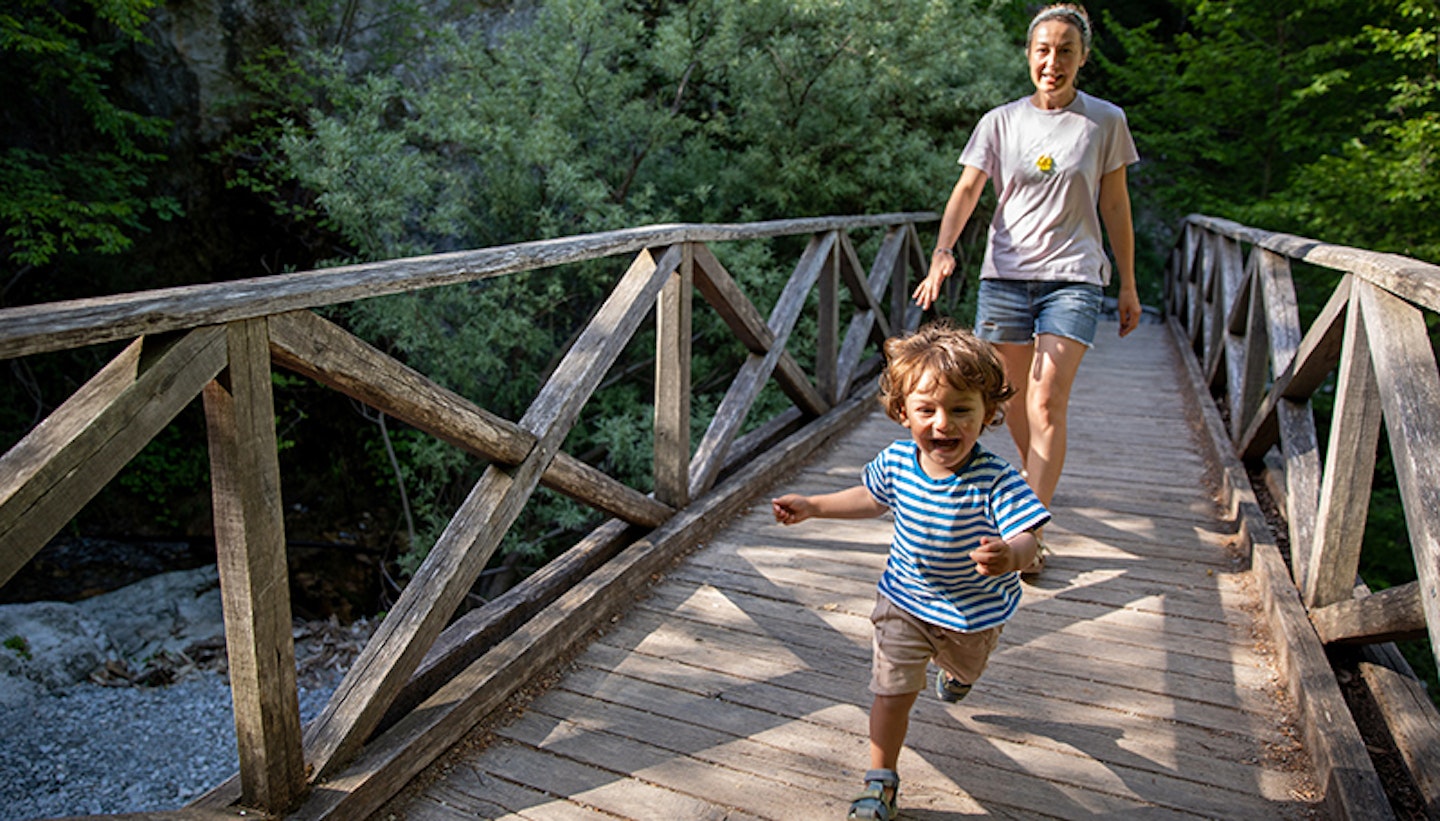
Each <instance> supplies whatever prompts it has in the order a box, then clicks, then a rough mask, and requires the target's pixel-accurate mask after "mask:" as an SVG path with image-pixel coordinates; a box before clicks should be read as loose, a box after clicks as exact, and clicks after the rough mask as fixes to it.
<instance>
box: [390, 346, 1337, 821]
mask: <svg viewBox="0 0 1440 821" xmlns="http://www.w3.org/2000/svg"><path fill="white" fill-rule="evenodd" d="M1184 374H1185V371H1184V366H1183V363H1182V362H1181V360H1180V358H1179V352H1178V351H1177V349H1176V347H1175V343H1174V341H1173V338H1172V336H1171V334H1170V333H1169V332H1168V331H1167V329H1166V328H1164V327H1163V326H1158V325H1147V326H1142V327H1141V328H1140V329H1139V330H1138V331H1137V332H1136V333H1135V334H1133V335H1132V336H1130V337H1128V338H1126V339H1124V340H1120V339H1117V337H1116V334H1115V327H1114V326H1113V325H1110V326H1102V328H1101V333H1100V339H1099V341H1098V343H1097V345H1096V347H1095V349H1094V350H1093V351H1092V352H1091V353H1090V354H1089V356H1088V357H1087V360H1086V362H1085V364H1084V365H1083V366H1082V368H1081V372H1080V379H1079V382H1078V384H1077V386H1076V389H1075V393H1074V397H1073V401H1072V405H1071V409H1072V410H1071V448H1070V453H1069V457H1068V461H1067V465H1066V472H1065V478H1064V480H1063V481H1062V483H1061V486H1060V489H1059V493H1058V495H1057V498H1056V500H1055V505H1054V507H1055V515H1056V518H1055V523H1054V524H1053V525H1052V526H1051V527H1050V528H1049V529H1048V531H1047V538H1048V540H1049V541H1050V542H1051V543H1052V545H1053V547H1054V548H1055V549H1056V554H1057V555H1055V556H1054V558H1053V559H1052V561H1051V563H1050V566H1049V567H1048V569H1047V570H1046V571H1045V573H1044V575H1043V576H1042V577H1041V578H1040V579H1039V580H1038V582H1037V583H1036V584H1032V585H1027V587H1026V597H1025V601H1024V604H1023V605H1022V608H1021V610H1020V612H1019V614H1018V615H1017V616H1016V618H1015V619H1014V620H1013V621H1012V622H1011V623H1010V625H1009V626H1007V629H1006V631H1005V633H1004V636H1003V638H1002V639H1001V646H1000V648H999V649H998V650H997V651H996V653H995V655H994V656H993V658H992V662H991V665H990V668H989V670H988V671H987V672H986V674H985V676H984V677H983V678H982V679H981V680H980V682H979V684H978V685H977V686H976V688H975V690H974V692H973V693H972V694H971V696H970V697H969V698H968V699H967V700H965V701H964V702H962V703H960V704H958V705H946V704H944V703H941V702H940V701H939V700H937V699H936V698H934V697H933V696H932V695H929V694H924V695H922V697H921V698H920V699H919V701H918V702H917V705H916V707H915V710H914V713H913V715H912V723H911V728H910V732H909V736H908V739H907V748H906V750H905V753H904V754H903V756H902V758H901V763H900V772H901V776H902V779H903V782H902V787H901V815H902V818H905V819H911V820H912V821H915V820H917V819H932V820H938V819H953V818H960V817H965V816H972V815H991V816H996V817H1013V818H1039V817H1053V818H1087V817H1105V818H1141V817H1143V818H1146V819H1168V818H1174V819H1185V818H1196V817H1201V818H1302V817H1311V813H1312V812H1313V810H1314V803H1313V802H1314V801H1315V800H1316V799H1315V794H1316V788H1315V785H1314V783H1313V782H1312V780H1311V776H1310V772H1311V769H1310V761H1309V757H1308V756H1307V754H1306V752H1305V751H1304V749H1303V748H1302V745H1301V743H1300V741H1299V740H1298V731H1297V730H1296V729H1295V727H1296V721H1297V718H1296V716H1295V710H1294V707H1293V706H1292V705H1291V704H1290V703H1289V701H1288V699H1287V698H1286V696H1285V690H1284V687H1283V685H1282V683H1281V681H1280V678H1279V674H1278V672H1277V669H1276V661H1275V656H1274V653H1273V652H1272V650H1271V638H1270V636H1269V635H1268V633H1267V629H1268V628H1267V627H1266V626H1265V623H1264V621H1263V620H1262V617H1261V615H1260V612H1259V611H1260V604H1259V602H1258V593H1257V592H1256V590H1255V589H1254V588H1255V586H1256V585H1255V582H1254V581H1253V580H1252V578H1251V577H1250V575H1249V573H1248V572H1246V570H1245V568H1244V567H1243V564H1244V563H1243V561H1242V559H1241V558H1240V557H1239V554H1238V552H1237V551H1236V549H1235V547H1234V541H1235V539H1234V537H1233V536H1232V535H1230V534H1229V532H1228V531H1229V529H1230V528H1229V527H1228V526H1227V525H1226V523H1225V522H1224V521H1223V520H1222V518H1221V516H1220V512H1219V510H1218V507H1217V504H1216V502H1215V492H1216V481H1217V480H1216V477H1215V471H1214V469H1213V468H1212V467H1211V465H1210V463H1209V462H1208V461H1207V459H1206V457H1205V456H1203V455H1202V454H1203V453H1204V452H1205V451H1204V449H1203V448H1202V446H1201V442H1202V439H1201V436H1200V432H1199V426H1200V425H1201V417H1200V415H1199V413H1198V411H1197V409H1196V408H1195V406H1194V401H1195V400H1194V399H1193V397H1192V394H1191V391H1190V389H1189V387H1188V385H1186V383H1185V382H1184ZM902 435H904V430H903V429H902V428H900V427H899V426H897V425H896V424H895V423H893V422H891V421H889V420H888V419H887V418H886V417H885V416H884V414H883V413H881V412H880V411H878V409H877V410H876V411H875V412H874V413H872V414H871V415H870V416H868V417H867V418H866V419H865V420H864V421H863V422H862V423H861V424H860V425H858V426H856V427H855V428H853V429H852V430H850V431H848V432H847V433H845V434H843V435H842V436H840V437H838V438H837V439H836V440H835V441H834V442H832V444H831V446H829V447H828V448H827V449H825V450H824V451H823V452H822V453H821V455H820V456H818V457H817V458H816V459H815V460H813V461H812V462H811V463H810V464H806V465H804V466H797V470H796V471H795V473H794V474H793V475H792V476H790V477H788V478H787V479H784V480H782V482H781V483H780V485H781V486H782V487H783V488H784V489H794V490H797V491H801V492H819V491H824V490H827V489H835V488H840V487H843V486H846V485H848V484H850V483H853V482H855V481H857V480H858V476H859V473H860V470H861V467H862V466H863V465H864V464H865V462H866V461H868V460H869V459H870V458H871V457H872V456H873V455H874V454H875V453H876V452H877V451H878V450H879V449H880V448H881V447H883V446H884V445H885V444H886V443H888V442H889V441H891V440H893V439H894V438H896V437H898V436H902ZM986 442H987V444H988V445H989V446H990V447H991V448H992V449H995V450H996V451H997V452H999V453H1001V454H1004V455H1007V456H1011V457H1013V452H1014V451H1013V446H1012V445H1011V444H1010V441H1009V437H1008V435H1007V434H1006V433H1005V432H1004V431H1003V430H997V431H994V432H991V433H988V434H987V435H986ZM775 490H777V489H776V488H756V492H755V499H754V503H753V504H752V505H751V506H750V507H749V509H748V511H747V512H746V513H744V514H743V515H741V516H738V517H736V518H735V519H734V520H733V521H730V522H729V523H727V524H726V525H725V526H724V527H723V529H721V530H720V531H718V532H717V533H716V534H715V535H714V536H713V538H711V539H710V540H709V541H708V542H707V543H706V544H705V545H704V546H703V547H701V548H700V549H698V550H696V551H695V552H694V553H692V554H691V555H690V556H689V557H688V558H686V559H685V560H684V561H683V562H682V563H680V564H678V565H677V566H675V567H674V568H673V570H672V571H671V572H669V573H668V574H667V575H665V577H664V578H663V579H661V580H660V581H659V582H658V583H657V584H656V585H655V586H654V588H653V589H652V591H651V592H650V594H649V595H648V596H647V597H645V598H643V599H642V600H639V601H637V602H636V603H635V605H634V607H633V608H632V609H631V610H629V611H628V613H627V614H625V615H624V616H622V617H619V618H618V619H617V620H615V621H614V622H613V623H612V624H611V625H610V626H609V627H608V629H606V630H604V631H602V632H600V633H598V634H597V635H596V636H595V637H594V638H593V641H591V642H590V643H588V645H587V646H586V648H585V649H584V650H583V651H581V652H580V653H579V654H578V655H576V656H575V657H574V658H573V660H572V661H570V662H569V663H568V664H567V665H566V666H564V667H563V668H562V669H559V670H557V671H555V673H554V675H553V676H552V677H550V678H549V679H548V680H546V681H543V682H536V683H535V686H534V687H532V688H531V692H530V696H531V697H529V698H528V699H527V700H525V701H523V702H516V703H514V705H513V706H512V708H511V709H510V710H508V711H506V713H505V716H504V717H503V718H502V719H499V720H496V721H492V722H490V723H488V724H486V725H483V726H482V727H481V728H480V729H478V730H477V731H476V732H475V733H474V734H472V735H471V737H469V738H468V739H467V740H466V741H465V742H464V743H462V744H460V745H458V746H457V747H456V748H455V749H454V750H452V751H451V752H450V753H449V754H448V755H447V756H444V757H442V758H441V759H440V760H439V761H437V762H436V763H435V764H434V765H432V766H431V768H430V769H429V770H428V771H427V772H426V773H424V774H422V775H421V776H420V777H418V778H417V779H415V781H414V782H412V784H411V785H410V786H409V787H408V788H407V789H406V790H405V791H403V792H402V793H401V794H400V795H398V796H397V797H396V798H395V799H393V800H392V801H391V802H390V803H389V804H387V805H386V806H385V807H383V808H382V809H381V810H380V811H379V812H378V813H377V814H376V815H375V816H374V817H375V818H378V819H406V820H407V821H438V820H439V819H460V818H467V819H473V818H505V819H520V818H523V819H615V818H627V819H662V818H663V819H722V818H723V819H757V818H769V819H787V820H788V821H794V820H795V819H812V818H814V819H840V818H844V817H845V811H846V807H847V806H848V803H849V799H850V797H851V796H852V794H853V793H854V792H855V791H856V789H857V788H858V784H859V780H860V777H861V774H862V773H863V771H864V769H865V767H866V763H867V754H866V751H867V740H866V714H867V707H868V705H869V701H870V696H869V694H868V692H867V691H866V684H867V681H868V671H869V657H870V650H869V641H870V630H871V628H870V624H869V621H868V614H869V612H870V608H871V606H872V604H873V600H874V585H875V580H876V578H877V577H878V576H879V574H880V571H881V569H882V567H883V563H884V560H885V552H886V544H887V540H888V533H889V527H890V525H889V522H888V520H886V519H878V520H865V521H817V522H807V523H804V524H801V525H798V526H794V527H790V528H782V527H781V526H779V525H776V524H775V523H774V522H773V521H772V520H771V518H770V513H769V509H768V505H767V504H766V502H767V500H768V499H769V497H770V494H771V493H772V492H774V491H775Z"/></svg>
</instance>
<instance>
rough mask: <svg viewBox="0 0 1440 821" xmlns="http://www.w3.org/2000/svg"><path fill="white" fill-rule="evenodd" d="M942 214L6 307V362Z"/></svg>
mask: <svg viewBox="0 0 1440 821" xmlns="http://www.w3.org/2000/svg"><path fill="white" fill-rule="evenodd" d="M937 218H938V217H936V216H935V215H934V214H932V213H929V212H915V213H900V214H875V215H867V216H857V217H809V218H803V219H788V220H770V221H767V222H754V223H741V224H716V223H702V224H695V223H674V224H668V225H648V226H642V227H638V228H626V229H622V230H617V231H603V232H599V233H593V234H580V235H577V236H572V237H560V238H557V239H548V240H536V241H533V242H521V243H516V244H513V245H501V246H496V247H492V248H481V249H478V250H471V251H455V252H451V253H447V254H434V255H431V256H424V257H412V258H407V259H394V260H384V261H381V262H369V263H364V264H360V265H345V266H339V267H335V268H324V269H320V270H315V271H305V272H301V273H294V274H277V275H273V276H267V277H257V278H252V279H237V280H229V281H226V282H216V283H211V284H207V285H189V286H183V287H177V288H160V289H156V290H151V291H137V292H135V293H129V294H117V295H114V296H104V297H94V298H89V299H75V300H68V301H64V302H52V303H47V304H43V305H27V306H22V307H18V308H5V309H0V359H12V358H14V357H17V356H25V355H28V354H35V353H45V352H49V351H58V350H65V349H68V348H76V347H80V346H83V345H94V344H98V343H101V342H114V341H117V340H124V339H131V338H134V337H136V336H140V335H141V334H156V333H165V332H169V331H178V330H187V329H190V328H196V327H199V326H201V325H216V324H220V323H223V322H234V321H236V320H241V319H254V318H256V317H260V316H269V315H271V314H278V313H285V312H287V311H298V310H304V309H310V308H319V307H324V306H329V305H340V304H343V303H347V302H354V301H355V300H358V299H366V298H369V297H373V296H383V295H386V294H396V293H402V292H405V291H417V290H422V289H425V288H433V287H437V286H440V285H453V284H455V283H460V282H473V281H475V280H480V279H488V278H491V277H499V276H506V275H509V274H517V273H522V272H525V271H533V270H536V269H539V268H553V267H555V266H558V265H564V264H567V263H572V262H583V261H585V260H592V259H601V258H604V257H613V256H620V255H623V254H633V253H636V252H639V251H641V250H643V249H645V248H656V247H664V246H668V245H675V244H677V243H682V242H696V243H709V242H734V241H738V240H752V239H770V238H774V237H782V236H796V235H803V234H815V233H822V232H825V231H851V230H855V229H857V228H880V227H884V226H888V225H901V224H907V223H921V224H924V223H927V222H933V221H934V220H935V219H937Z"/></svg>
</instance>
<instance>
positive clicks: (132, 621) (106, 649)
mask: <svg viewBox="0 0 1440 821" xmlns="http://www.w3.org/2000/svg"><path fill="white" fill-rule="evenodd" d="M224 640H225V621H224V615H223V610H222V608H221V605H220V583H219V579H218V573H217V571H216V568H215V567H214V566H213V565H211V566H208V567H200V568H196V569H193V570H180V571H175V572H172V573H162V574H160V575H158V576H152V577H151V578H148V579H144V580H142V581H139V582H136V583H135V584H132V585H129V586H128V587H123V588H121V589H119V590H116V591H114V592H112V593H106V594H104V595H101V596H96V597H94V598H91V599H86V600H84V601H81V602H78V603H75V604H67V603H63V602H31V603H27V604H7V605H0V644H3V647H0V703H9V704H19V703H24V701H25V700H26V699H27V698H30V697H32V696H33V695H34V686H39V687H42V688H44V689H46V690H57V689H61V688H64V687H68V686H70V685H73V684H76V683H78V682H82V681H86V680H88V679H90V677H91V676H92V675H97V676H100V677H101V678H102V679H103V680H106V681H122V682H123V681H133V680H138V679H142V678H144V674H143V672H142V673H139V674H136V675H133V676H132V675H130V674H129V671H130V669H131V668H132V667H133V668H134V669H136V670H140V671H143V670H144V668H146V667H147V666H149V665H150V664H151V663H152V661H154V660H156V659H161V660H164V661H165V663H166V664H171V663H172V662H171V659H174V658H185V657H186V654H187V651H188V649H189V648H192V647H196V646H205V647H211V646H214V645H215V644H216V643H217V642H218V643H219V644H220V645H221V646H223V645H224ZM27 682H28V683H29V684H27Z"/></svg>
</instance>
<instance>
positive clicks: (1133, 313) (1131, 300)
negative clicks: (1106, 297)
mask: <svg viewBox="0 0 1440 821" xmlns="http://www.w3.org/2000/svg"><path fill="white" fill-rule="evenodd" d="M1118 301H1119V310H1120V335H1121V336H1124V335H1126V334H1128V333H1130V332H1131V331H1133V330H1135V329H1136V328H1138V327H1139V326H1140V317H1141V315H1142V313H1143V310H1142V309H1141V307H1140V294H1139V293H1138V292H1137V291H1136V289H1135V287H1134V286H1133V285H1131V286H1130V287H1128V288H1127V287H1125V286H1124V285H1122V286H1120V297H1119V300H1118Z"/></svg>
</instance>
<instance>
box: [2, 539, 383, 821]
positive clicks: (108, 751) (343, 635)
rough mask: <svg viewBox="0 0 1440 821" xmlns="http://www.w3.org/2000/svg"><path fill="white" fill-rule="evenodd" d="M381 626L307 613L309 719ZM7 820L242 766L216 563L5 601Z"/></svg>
mask: <svg viewBox="0 0 1440 821" xmlns="http://www.w3.org/2000/svg"><path fill="white" fill-rule="evenodd" d="M372 629H373V624H372V623H370V622H367V621H359V622H356V623H354V624H351V625H340V624H338V623H336V622H334V621H328V622H297V623H296V625H295V633H294V635H295V642H296V644H295V655H296V659H297V670H298V678H299V683H300V711H301V717H302V720H308V719H309V718H311V717H313V716H314V715H316V714H317V713H318V712H319V711H320V710H321V709H322V708H323V707H324V705H325V701H326V700H327V699H328V698H329V695H330V693H331V692H332V691H333V689H334V687H335V685H336V684H338V683H339V679H340V677H341V676H342V675H343V674H344V671H345V669H347V668H348V666H349V664H350V662H351V661H352V660H353V659H354V657H355V654H356V653H357V652H358V651H359V649H360V648H361V647H363V645H364V642H365V641H366V640H367V639H368V637H369V635H370V633H371V631H372ZM0 644H3V646H0V727H3V728H4V730H3V732H0V821H20V820H21V819H35V818H49V817H54V816H64V815H77V814H96V813H118V812H141V811H156V810H168V809H177V808H179V807H182V806H184V805H185V804H188V803H189V802H190V801H192V800H193V799H194V798H196V797H197V796H199V795H201V794H203V793H204V792H206V791H207V790H209V789H210V788H211V787H213V786H215V785H216V784H219V783H220V782H222V781H224V780H225V779H226V778H228V777H230V776H231V775H232V774H233V773H234V772H235V770H236V762H237V758H236V751H235V727H234V723H233V718H232V714H231V710H230V687H229V682H228V680H227V678H226V676H225V653H224V646H225V644H224V622H223V620H222V618H221V612H220V598H219V584H218V582H217V580H216V572H215V568H214V566H209V567H202V568H197V569H195V570H186V571H178V572H175V573H167V574H162V575H160V576H155V577H152V578H149V579H146V580H144V581H141V582H138V583H136V584H133V585H130V586H128V587H125V588H122V589H121V590H117V591H115V592H112V593H107V594H104V595H101V596H96V597H93V598H90V599H86V600H84V601H81V602H76V603H73V604H71V603H63V602H32V603H26V604H7V605H0Z"/></svg>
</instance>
